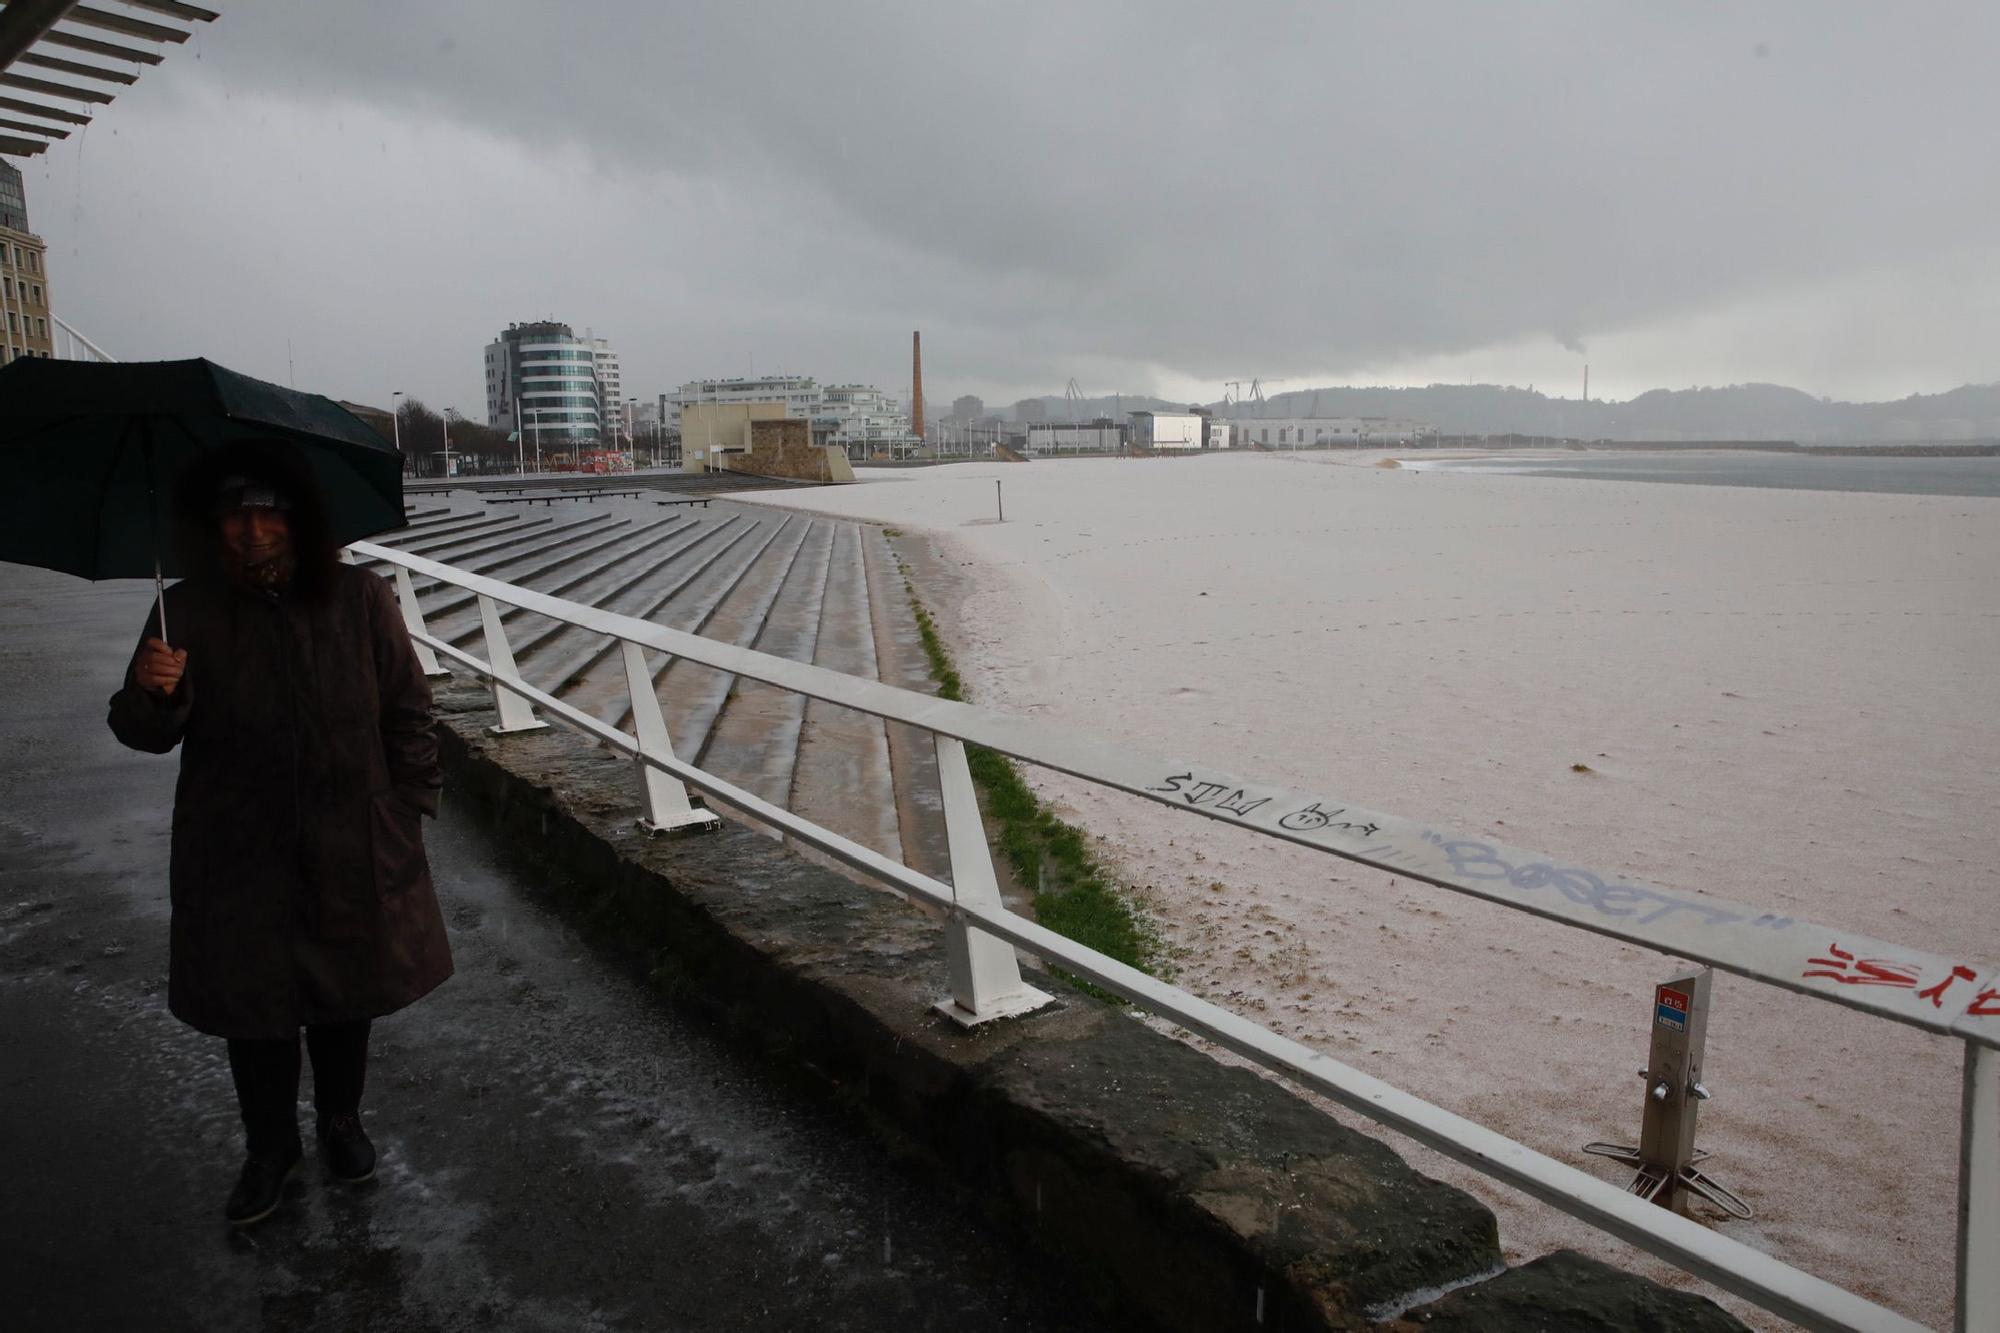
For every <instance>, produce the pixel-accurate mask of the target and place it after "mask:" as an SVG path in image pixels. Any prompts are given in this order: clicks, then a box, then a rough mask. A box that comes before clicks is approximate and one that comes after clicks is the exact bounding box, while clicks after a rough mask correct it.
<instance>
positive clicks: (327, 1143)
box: [319, 1111, 375, 1185]
mask: <svg viewBox="0 0 2000 1333" xmlns="http://www.w3.org/2000/svg"><path fill="white" fill-rule="evenodd" d="M319 1155H320V1158H321V1160H322V1161H324V1162H325V1163H326V1169H327V1171H328V1173H329V1174H331V1175H332V1176H333V1178H334V1179H335V1180H338V1181H341V1182H343V1183H345V1184H349V1185H359V1184H360V1183H361V1182H362V1181H364V1180H370V1179H373V1178H374V1175H375V1145H374V1144H372V1143H370V1142H369V1141H368V1135H367V1134H366V1133H365V1132H363V1130H362V1128H361V1113H360V1112H359V1111H342V1112H339V1113H338V1114H335V1115H323V1116H321V1117H320V1118H319Z"/></svg>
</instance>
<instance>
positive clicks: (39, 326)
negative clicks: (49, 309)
mask: <svg viewBox="0 0 2000 1333" xmlns="http://www.w3.org/2000/svg"><path fill="white" fill-rule="evenodd" d="M35 336H36V337H38V338H46V337H48V336H49V322H48V321H47V320H46V319H43V318H41V317H40V316H37V317H36V319H35Z"/></svg>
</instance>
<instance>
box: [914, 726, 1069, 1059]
mask: <svg viewBox="0 0 2000 1333" xmlns="http://www.w3.org/2000/svg"><path fill="white" fill-rule="evenodd" d="M937 760H938V786H939V788H940V789H941V790H942V793H943V795H944V829H945V839H946V842H947V843H948V844H949V846H950V850H951V888H952V897H953V899H954V900H955V901H956V902H960V903H967V904H971V905H975V906H979V907H984V908H989V909H991V910H993V911H1000V910H1003V904H1002V903H1001V901H1000V882H999V880H997V879H996V878H995V877H994V874H993V857H992V854H991V853H990V852H988V851H987V849H986V827H985V825H984V824H982V823H981V822H980V819H979V797H978V794H977V793H976V792H974V791H973V788H972V770H971V769H970V768H968V767H967V766H966V762H965V746H964V745H963V744H961V743H960V742H959V741H958V740H956V739H954V738H953V737H950V736H943V735H941V736H939V737H938V738H937ZM944 944H945V959H946V961H947V963H948V964H949V965H950V970H951V994H949V995H947V996H945V997H944V998H943V999H941V1000H939V1001H938V1002H937V1003H936V1004H934V1005H932V1006H931V1007H932V1008H933V1009H935V1010H936V1011H937V1012H938V1013H941V1014H943V1015H944V1016H945V1017H946V1018H949V1019H950V1020H951V1021H952V1022H954V1023H956V1024H958V1025H959V1026H960V1027H966V1028H970V1027H977V1026H978V1025H980V1024H981V1023H990V1022H992V1021H993V1020H994V1019H997V1018H1016V1017H1019V1016H1020V1015H1022V1014H1026V1013H1032V1012H1034V1011H1035V1010H1037V1009H1039V1008H1041V1007H1042V1006H1043V1005H1045V1004H1048V1003H1049V1002H1050V1000H1051V998H1052V997H1051V996H1049V995H1048V994H1047V993H1046V992H1043V991H1039V990H1036V989H1035V988H1034V987H1033V986H1030V985H1028V984H1027V983H1026V982H1024V981H1022V980H1021V964H1020V960H1019V959H1017V958H1016V957H1015V956H1014V946H1013V945H1011V944H1009V943H1008V942H1007V941H1005V940H1003V939H999V938H996V937H995V936H992V935H989V934H987V933H986V932H985V931H983V930H977V929H975V928H973V927H972V926H971V925H970V924H968V922H967V920H966V917H965V915H964V913H962V912H959V911H956V910H954V911H953V912H952V913H951V915H950V917H948V918H947V919H946V921H945V927H944Z"/></svg>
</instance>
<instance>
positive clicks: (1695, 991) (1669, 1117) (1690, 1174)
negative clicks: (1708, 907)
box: [1583, 967, 1750, 1220]
mask: <svg viewBox="0 0 2000 1333" xmlns="http://www.w3.org/2000/svg"><path fill="white" fill-rule="evenodd" d="M1714 981H1715V972H1714V969H1712V968H1706V967H1698V968H1691V969H1690V970H1688V971H1686V972H1683V973H1680V974H1679V975H1677V976H1674V977H1670V978H1668V979H1667V980H1666V981H1664V982H1662V983H1660V985H1658V986H1656V987H1654V988H1653V1008H1652V1033H1653V1041H1652V1049H1651V1050H1650V1051H1649V1052H1648V1054H1647V1057H1646V1067H1645V1068H1644V1069H1641V1070H1640V1071H1639V1077H1641V1078H1643V1079H1644V1080H1645V1081H1646V1095H1645V1101H1644V1102H1643V1104H1642V1105H1643V1108H1644V1109H1643V1110H1642V1111H1641V1112H1640V1119H1639V1144H1638V1146H1637V1147H1633V1146H1631V1145H1629V1144H1617V1143H1601V1142H1599V1143H1586V1144H1584V1145H1583V1150H1584V1151H1585V1152H1587V1153H1593V1154H1595V1155H1597V1156H1599V1157H1609V1158H1611V1159H1612V1160H1613V1161H1615V1162H1623V1163H1624V1164H1625V1165H1627V1166H1630V1167H1634V1168H1636V1169H1637V1174H1636V1175H1634V1176H1633V1177H1632V1183H1631V1184H1630V1185H1627V1186H1626V1187H1625V1188H1626V1192H1627V1193H1630V1194H1636V1195H1638V1196H1639V1197H1640V1198H1642V1199H1651V1200H1652V1201H1653V1202H1654V1203H1657V1204H1659V1205H1660V1206H1661V1207H1662V1208H1671V1209H1673V1210H1674V1211H1675V1212H1676V1213H1679V1214H1681V1215H1682V1216H1686V1215H1687V1211H1688V1203H1689V1201H1690V1199H1691V1198H1692V1197H1693V1196H1695V1195H1699V1196H1700V1197H1702V1198H1704V1199H1706V1200H1708V1201H1709V1202H1710V1203H1712V1204H1714V1205H1715V1206H1716V1207H1718V1208H1720V1209H1722V1210H1723V1211H1724V1212H1726V1213H1729V1214H1730V1215H1731V1216H1733V1217H1739V1218H1743V1219H1746V1220H1747V1219H1748V1218H1749V1217H1750V1205H1749V1204H1747V1203H1745V1202H1743V1200H1742V1199H1740V1198H1738V1197H1737V1196H1736V1195H1735V1194H1734V1193H1732V1192H1731V1191H1729V1190H1727V1189H1724V1188H1723V1187H1722V1186H1721V1185H1719V1184H1717V1183H1716V1182H1715V1181H1714V1180H1713V1179H1712V1178H1710V1176H1709V1175H1708V1173H1707V1172H1705V1171H1703V1170H1701V1169H1700V1167H1699V1166H1698V1165H1697V1164H1698V1163H1700V1162H1701V1161H1703V1160H1704V1159H1705V1158H1707V1156H1708V1152H1707V1151H1706V1150H1705V1149H1700V1148H1696V1147H1695V1146H1694V1126H1695V1113H1696V1112H1697V1111H1698V1110H1699V1109H1700V1107H1701V1104H1702V1103H1703V1102H1705V1101H1707V1100H1708V1099H1709V1091H1708V1088H1707V1087H1706V1086H1704V1085H1703V1083H1702V1081H1701V1062H1702V1057H1703V1055H1704V1054H1705V1053H1706V1050H1707V1046H1708V1005H1709V994H1710V991H1711V988H1712V987H1713V984H1714Z"/></svg>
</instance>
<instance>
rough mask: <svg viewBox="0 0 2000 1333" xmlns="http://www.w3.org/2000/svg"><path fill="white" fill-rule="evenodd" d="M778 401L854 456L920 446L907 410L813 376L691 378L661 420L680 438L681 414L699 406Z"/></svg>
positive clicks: (865, 388)
mask: <svg viewBox="0 0 2000 1333" xmlns="http://www.w3.org/2000/svg"><path fill="white" fill-rule="evenodd" d="M752 403H775V404H777V405H778V406H780V407H782V408H784V415H786V416H787V417H799V418H802V419H804V420H807V421H810V422H812V423H813V426H812V429H813V438H814V439H815V440H817V441H823V442H825V443H827V444H835V445H839V446H840V447H841V448H842V449H844V450H846V451H847V454H848V456H849V457H850V458H867V457H868V456H869V455H871V454H874V453H878V452H880V453H889V454H895V455H898V456H902V455H904V454H907V453H909V452H910V451H912V450H914V449H916V448H917V447H918V446H919V445H921V444H922V441H921V440H918V439H917V437H916V436H915V435H913V434H911V432H910V418H909V411H908V408H907V406H906V405H905V404H904V403H903V402H902V401H901V400H900V399H898V398H896V397H895V396H893V395H891V394H889V393H885V392H884V391H883V390H881V389H878V388H876V387H875V386H874V385H872V384H829V385H826V386H824V387H822V386H821V385H820V383H819V381H818V380H816V379H814V378H813V377H812V376H810V375H764V376H753V377H747V378H740V379H735V378H732V379H713V380H689V381H688V382H687V383H685V384H683V385H681V387H680V388H679V389H677V390H675V391H674V392H673V393H663V394H661V395H660V407H659V411H660V418H661V420H663V421H664V422H666V429H667V432H668V434H669V435H679V434H682V433H683V432H682V430H681V411H682V409H683V408H688V407H694V406H696V405H698V404H709V405H711V406H715V407H729V406H748V405H750V404H752Z"/></svg>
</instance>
